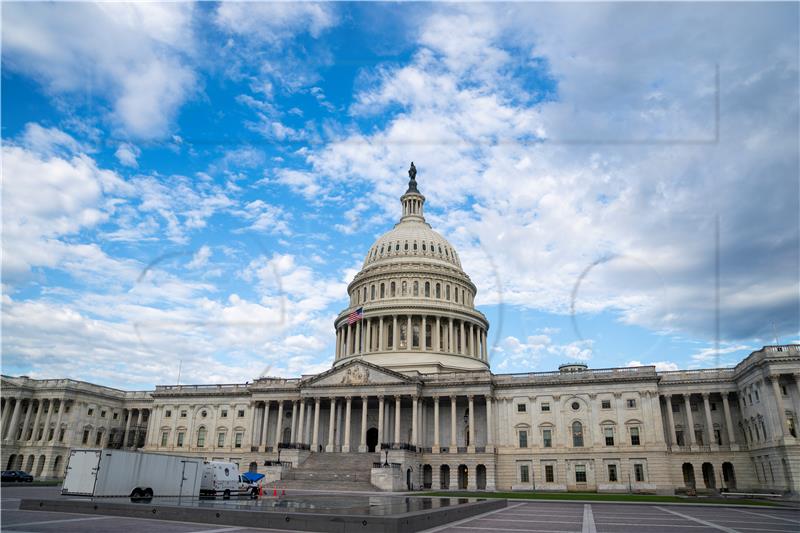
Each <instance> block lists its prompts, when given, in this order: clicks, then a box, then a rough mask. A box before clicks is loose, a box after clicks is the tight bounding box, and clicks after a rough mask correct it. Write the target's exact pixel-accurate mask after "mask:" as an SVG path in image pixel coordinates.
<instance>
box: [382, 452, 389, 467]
mask: <svg viewBox="0 0 800 533" xmlns="http://www.w3.org/2000/svg"><path fill="white" fill-rule="evenodd" d="M384 451H385V452H386V459H384V461H383V467H384V468H389V448H386V450H384Z"/></svg>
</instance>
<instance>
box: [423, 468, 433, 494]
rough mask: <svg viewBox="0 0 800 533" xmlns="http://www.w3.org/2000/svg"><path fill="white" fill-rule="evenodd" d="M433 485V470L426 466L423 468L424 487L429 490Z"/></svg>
mask: <svg viewBox="0 0 800 533" xmlns="http://www.w3.org/2000/svg"><path fill="white" fill-rule="evenodd" d="M431 485H433V468H431V465H424V466H423V467H422V487H423V488H426V489H429V488H431Z"/></svg>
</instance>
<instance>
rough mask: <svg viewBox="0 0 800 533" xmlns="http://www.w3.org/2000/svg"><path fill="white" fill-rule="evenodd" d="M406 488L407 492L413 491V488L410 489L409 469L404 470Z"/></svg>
mask: <svg viewBox="0 0 800 533" xmlns="http://www.w3.org/2000/svg"><path fill="white" fill-rule="evenodd" d="M406 487H408V490H413V488H412V487H411V469H410V468H409V469H408V470H406Z"/></svg>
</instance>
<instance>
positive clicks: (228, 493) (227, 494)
mask: <svg viewBox="0 0 800 533" xmlns="http://www.w3.org/2000/svg"><path fill="white" fill-rule="evenodd" d="M222 499H223V500H230V499H231V491H229V490H228V489H225V492H223V493H222Z"/></svg>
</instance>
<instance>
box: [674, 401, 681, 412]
mask: <svg viewBox="0 0 800 533" xmlns="http://www.w3.org/2000/svg"><path fill="white" fill-rule="evenodd" d="M672 412H673V413H680V412H681V406H680V405H679V404H677V403H673V404H672Z"/></svg>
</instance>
